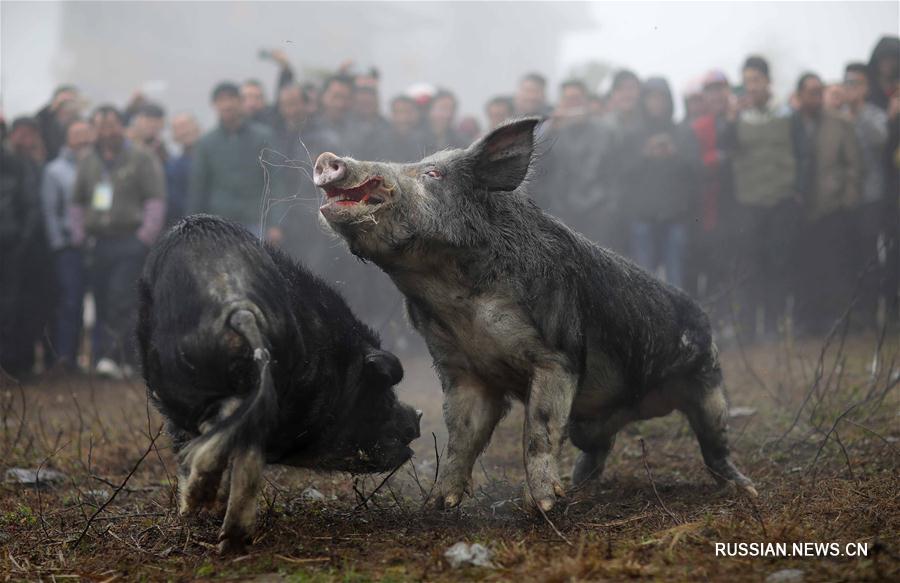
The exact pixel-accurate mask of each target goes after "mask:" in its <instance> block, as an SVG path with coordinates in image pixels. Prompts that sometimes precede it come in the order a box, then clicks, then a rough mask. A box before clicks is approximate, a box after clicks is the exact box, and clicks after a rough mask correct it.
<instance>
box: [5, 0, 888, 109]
mask: <svg viewBox="0 0 900 583" xmlns="http://www.w3.org/2000/svg"><path fill="white" fill-rule="evenodd" d="M898 18H900V14H898V3H897V2H873V3H866V2H840V3H836V2H835V3H819V2H804V3H718V4H710V3H690V2H684V3H682V2H677V3H653V2H648V3H635V2H631V3H618V2H616V3H520V2H516V3H510V2H502V3H449V2H435V3H397V2H372V3H337V2H327V3H326V2H319V3H290V4H288V3H273V2H253V3H250V2H227V3H226V2H128V3H125V2H120V3H108V2H107V3H101V2H77V3H74V2H72V3H59V2H47V3H44V2H10V1H4V2H2V3H0V27H2V71H0V94H2V107H3V112H4V113H5V115H6V117H7V119H12V118H14V117H16V116H18V115H23V114H32V113H33V112H35V111H36V110H37V109H38V108H39V107H40V106H41V105H42V104H44V103H45V102H46V101H47V100H48V99H49V96H50V93H51V92H52V90H53V88H54V87H55V86H56V85H58V84H60V83H65V82H74V83H75V84H77V85H78V86H79V87H80V88H81V90H82V92H83V93H84V94H85V95H86V96H88V97H89V98H91V99H92V100H93V103H92V104H91V105H97V104H98V103H100V102H106V101H110V102H113V103H116V104H123V103H125V102H126V101H127V100H128V98H129V97H130V96H131V94H132V93H133V92H134V91H135V90H138V89H140V90H141V91H142V92H143V93H144V94H145V95H146V96H147V97H148V98H150V99H153V100H155V101H159V102H162V103H164V104H165V105H166V106H167V107H168V109H169V111H170V112H172V113H174V112H178V111H183V110H190V111H193V112H194V113H196V114H197V116H198V117H199V118H200V121H201V123H203V125H204V126H205V127H209V126H210V125H211V124H212V123H213V113H212V110H211V108H210V107H209V92H210V89H211V88H212V86H213V84H214V83H216V82H217V81H219V80H222V79H233V80H234V81H236V82H241V81H243V80H244V79H246V78H249V77H255V78H259V79H260V80H261V81H262V82H263V83H264V84H265V86H266V88H267V90H268V91H269V96H270V97H271V96H272V95H271V93H272V92H273V91H274V85H275V76H276V74H277V67H276V66H275V65H274V64H272V63H270V62H264V61H261V60H260V59H259V57H258V53H259V50H260V49H262V48H282V49H283V50H285V51H286V52H287V54H288V56H289V57H290V58H291V61H292V63H293V64H294V67H295V69H296V70H297V72H298V74H299V76H300V78H301V80H302V79H303V78H304V77H310V76H314V75H316V74H317V73H318V72H320V71H323V70H331V69H334V68H335V67H337V65H338V64H339V63H340V62H342V61H343V60H345V59H352V60H353V61H355V63H356V64H357V65H358V66H359V67H368V66H371V65H376V66H378V67H379V68H380V70H381V73H382V98H383V100H384V101H386V100H387V99H389V98H390V97H392V96H393V95H396V94H398V93H401V92H402V91H404V90H405V89H406V88H407V87H408V86H409V85H411V84H412V83H415V82H421V81H425V82H429V83H433V84H437V85H441V86H446V87H448V88H450V89H452V90H453V91H454V92H456V94H457V95H458V96H459V98H460V114H475V115H478V116H481V115H482V107H483V104H484V102H485V101H486V100H487V99H488V98H489V97H491V96H493V95H496V94H499V93H504V94H508V93H511V92H512V89H513V87H514V84H515V82H516V80H517V79H518V78H519V77H520V76H521V75H522V74H523V73H525V72H527V71H532V70H535V71H540V72H542V73H544V74H546V75H547V77H548V79H549V81H550V88H551V91H550V95H549V97H550V98H551V100H553V99H555V94H556V86H557V84H558V82H559V81H561V80H563V79H564V78H566V77H568V76H570V75H571V74H572V73H573V72H582V73H583V72H585V71H592V74H591V75H588V76H589V80H590V81H591V82H594V83H597V82H599V85H600V87H599V88H600V89H605V85H606V84H607V83H608V81H609V77H608V72H609V71H611V70H612V69H615V68H617V67H626V66H627V67H629V68H632V69H633V70H635V72H636V73H637V74H638V75H640V76H641V77H644V76H647V75H653V74H662V75H665V76H667V77H668V78H669V80H670V82H671V83H672V87H673V89H674V90H675V92H676V93H677V94H679V95H680V94H681V93H682V91H683V89H684V87H685V85H686V84H687V83H688V82H689V81H690V80H691V79H693V78H695V77H697V76H699V75H701V74H702V73H703V72H704V71H706V70H708V69H710V68H712V67H717V68H721V69H723V70H724V71H725V72H726V73H727V74H728V75H729V77H730V78H731V80H732V82H736V81H738V69H739V67H740V63H741V62H742V60H743V58H744V57H746V55H747V54H749V53H759V54H761V55H763V56H764V57H766V58H768V59H769V61H770V63H772V65H773V71H772V74H773V84H774V90H775V97H776V100H779V101H783V100H784V99H785V98H786V96H787V94H788V93H789V92H790V91H791V90H792V87H793V83H794V82H795V80H796V79H797V77H798V76H799V74H800V73H801V72H803V71H805V70H807V69H811V70H814V71H817V72H819V73H820V74H821V75H822V76H823V78H824V79H825V80H826V81H831V80H837V79H839V78H840V76H841V74H842V67H843V66H844V64H845V63H846V62H847V61H848V60H862V61H865V60H867V59H868V57H869V54H870V52H871V50H872V47H873V45H874V43H875V41H876V40H877V39H878V38H879V37H880V36H882V35H885V34H897V30H898ZM589 63H593V64H592V65H590V66H589V65H588V64H589ZM595 88H597V87H592V89H595ZM678 101H679V102H680V99H679V100H678ZM679 106H680V103H679Z"/></svg>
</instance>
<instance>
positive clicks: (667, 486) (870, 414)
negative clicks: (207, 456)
mask: <svg viewBox="0 0 900 583" xmlns="http://www.w3.org/2000/svg"><path fill="white" fill-rule="evenodd" d="M820 346H821V343H815V344H810V345H809V346H798V347H794V346H770V347H767V348H760V349H756V350H753V351H749V352H747V353H746V354H742V353H741V352H740V351H737V350H731V351H725V353H724V354H723V362H724V364H725V368H726V378H727V379H728V385H729V392H730V397H731V401H732V405H734V406H751V407H754V408H756V409H757V412H756V414H755V415H752V416H749V417H743V418H740V419H736V420H734V421H733V423H732V439H733V442H734V449H735V452H736V458H737V460H738V463H739V464H740V466H741V467H742V468H743V469H745V470H746V473H748V475H750V476H751V477H752V478H753V479H754V480H755V481H756V484H757V486H758V488H759V490H760V493H761V495H760V498H759V499H758V500H756V501H750V500H748V499H746V498H743V497H741V496H739V495H737V494H735V493H734V492H731V491H727V490H726V491H718V490H716V488H715V486H714V485H713V482H712V480H711V479H710V477H709V476H708V475H707V474H706V471H705V469H704V467H703V465H702V461H701V458H700V455H699V451H698V448H697V445H696V443H695V441H694V438H693V436H692V435H691V433H690V431H689V429H688V427H687V424H686V422H685V421H684V420H683V419H681V418H680V417H677V416H670V417H668V418H665V419H659V420H653V421H649V422H644V423H640V424H635V425H633V426H631V427H629V428H627V429H626V430H625V431H624V432H623V433H622V434H621V435H620V437H619V440H618V443H617V445H616V448H615V449H614V451H613V454H612V456H611V457H610V460H609V463H608V465H607V473H606V474H605V477H604V479H603V481H602V484H601V488H600V492H598V493H596V494H595V495H587V494H586V493H578V492H576V493H573V494H572V495H570V496H569V498H568V499H567V500H565V501H564V502H563V503H562V504H561V505H560V507H559V508H558V509H557V510H554V512H553V513H552V514H551V515H550V516H549V519H550V520H552V521H553V524H554V525H555V526H556V527H557V528H558V529H559V532H560V533H561V534H562V535H563V536H564V537H565V539H567V540H568V541H570V543H571V544H567V543H566V542H564V541H563V539H562V538H561V537H560V536H559V535H558V534H557V533H556V532H554V529H553V528H551V526H550V525H549V524H548V523H547V522H545V521H544V520H543V519H541V518H537V519H536V518H534V517H532V516H530V515H528V514H526V513H525V512H524V511H523V510H522V509H521V496H522V492H521V483H522V470H521V453H520V449H519V448H520V444H521V437H520V428H521V416H520V415H521V411H520V410H519V409H515V410H514V411H513V412H512V413H511V415H510V416H509V417H508V418H507V419H506V420H504V422H503V423H502V425H501V426H500V428H499V429H498V431H497V433H496V434H495V437H494V440H493V442H492V445H491V446H490V448H489V449H488V451H487V452H486V454H485V456H483V458H482V460H481V462H480V463H479V464H478V465H477V466H476V470H475V478H476V492H475V493H474V496H473V497H472V498H471V499H468V500H467V501H466V502H465V503H464V504H463V506H462V508H461V509H460V510H457V511H454V512H451V513H448V514H444V515H430V514H425V513H423V512H421V510H420V507H421V502H422V492H423V490H424V491H427V490H428V488H429V487H430V486H431V484H432V480H433V468H434V462H435V456H436V452H435V442H434V440H432V438H431V435H430V434H431V432H432V431H433V432H435V434H436V441H437V449H438V452H437V453H438V454H439V453H440V450H441V448H442V447H443V444H444V443H445V434H444V433H443V428H442V423H441V421H440V393H439V389H438V386H437V383H436V381H435V379H434V376H433V373H432V371H431V370H430V367H429V365H428V363H427V362H426V361H424V360H411V361H409V362H407V363H406V369H407V380H406V381H404V383H403V385H402V387H401V394H402V396H403V398H404V399H405V400H407V401H409V402H411V403H412V404H414V405H416V406H417V407H419V408H421V409H423V410H425V419H424V422H425V424H424V427H423V429H424V431H423V435H424V437H423V438H422V439H420V440H419V442H418V443H417V444H416V445H417V455H416V458H415V459H414V464H409V465H407V466H404V467H403V468H402V469H401V470H400V471H399V472H398V473H397V475H395V477H394V478H392V479H391V480H390V481H389V482H388V483H387V484H386V485H385V486H384V487H383V488H382V489H381V490H379V492H378V493H377V494H376V495H374V496H372V498H371V499H370V500H369V502H368V503H367V504H366V505H364V506H361V505H360V497H359V496H360V493H362V495H364V496H368V495H369V494H371V492H372V491H373V490H374V489H375V487H376V485H377V484H378V483H380V482H381V477H379V476H374V477H367V478H364V479H362V478H360V479H356V480H354V479H353V478H352V477H350V476H346V475H322V474H316V473H312V472H307V471H298V470H291V469H284V468H270V469H269V470H267V474H266V476H267V484H266V486H265V489H264V492H263V495H262V496H261V497H260V511H259V529H258V534H257V538H256V541H255V544H254V546H253V547H252V549H251V551H250V554H249V555H247V556H243V557H228V558H220V557H218V556H217V555H216V553H215V549H214V546H213V544H214V543H215V536H216V530H217V528H218V524H219V523H218V521H217V519H216V518H214V517H209V516H201V517H195V518H191V519H187V520H185V519H181V518H179V517H178V516H177V513H176V512H175V505H174V498H173V495H174V483H173V480H174V463H173V459H172V455H171V452H170V451H169V449H168V440H167V438H165V436H163V437H161V438H159V440H158V441H156V442H155V443H152V444H151V440H152V438H153V437H154V435H155V434H156V432H157V430H158V428H159V426H160V419H159V417H158V416H157V415H156V413H155V412H153V411H150V410H148V407H147V402H146V398H145V395H144V391H143V389H142V387H141V386H140V385H138V384H126V383H111V382H103V381H99V380H91V379H83V380H78V381H51V380H43V381H40V382H37V383H30V384H27V385H25V386H19V385H17V384H15V383H12V382H9V381H7V382H6V385H5V386H4V387H3V389H2V391H0V417H2V419H0V422H2V428H0V429H2V432H3V434H2V437H0V460H2V461H0V470H3V471H5V470H6V469H7V468H9V467H41V468H52V469H55V470H58V471H61V472H63V473H64V474H65V475H66V476H67V482H66V483H64V484H62V485H60V486H57V487H54V488H50V489H44V490H34V489H30V488H22V487H19V486H15V485H10V484H5V485H3V486H2V490H0V492H2V494H0V533H2V534H0V573H2V574H3V576H4V578H5V579H8V580H37V579H41V580H63V579H71V578H73V577H75V578H83V579H86V580H96V581H111V580H116V579H118V580H127V581H132V580H141V579H146V580H186V579H202V580H212V579H251V578H258V579H259V580H290V581H330V580H342V581H370V580H373V581H405V580H429V581H441V580H447V581H450V580H459V579H489V580H513V579H516V580H528V581H531V580H540V581H576V580H592V581H593V580H621V579H647V580H663V581H684V580H710V581H720V580H725V579H728V580H752V581H759V580H762V579H764V578H765V576H766V575H767V574H769V573H772V572H774V571H777V570H779V569H783V568H788V567H794V568H799V569H801V570H803V571H804V572H805V574H806V580H807V581H819V580H829V581H832V580H833V581H841V580H843V581H865V580H870V581H875V580H890V579H893V580H897V579H898V578H900V504H898V492H900V488H898V486H900V475H898V463H897V462H898V459H900V454H898V446H900V423H898V409H900V408H898V403H900V399H898V397H897V394H898V391H897V390H896V389H895V387H896V384H897V379H896V374H897V369H898V366H900V363H898V362H896V361H895V360H894V359H895V358H896V356H897V346H896V342H894V343H893V345H891V346H888V345H884V346H882V347H881V350H880V352H881V357H880V360H879V362H878V366H877V367H876V368H877V374H876V375H875V377H872V375H871V374H870V373H871V370H872V368H871V364H872V363H871V361H872V355H873V347H874V346H876V342H875V340H873V339H871V338H851V339H844V338H842V337H841V338H833V339H832V340H831V342H830V343H829V345H828V349H827V350H825V351H822V350H820ZM892 375H893V376H892ZM641 440H643V442H644V443H645V444H646V455H645V454H644V453H643V452H642V447H641ZM573 453H574V452H573V451H571V450H569V451H567V452H566V456H565V458H566V459H565V460H564V462H563V466H564V469H565V470H568V468H569V467H571V462H572V458H573ZM145 454H146V457H144V458H143V461H142V462H141V463H138V461H139V460H141V458H142V456H145ZM414 467H415V472H413V469H414ZM648 469H649V470H651V472H650V474H651V475H652V480H653V483H651V481H650V478H648V471H647V470H648ZM132 471H133V475H131V477H130V478H128V476H129V474H130V473H131V472H132ZM126 478H128V479H127V483H125V485H124V487H120V486H122V484H123V482H125V481H126ZM308 486H314V487H315V488H317V489H318V490H320V491H321V492H322V493H323V494H325V495H326V497H327V500H326V501H325V502H312V501H307V500H305V499H304V498H303V496H302V492H303V491H304V489H305V488H307V487H308ZM653 486H655V490H656V492H657V493H658V494H655V493H654V487H653ZM112 494H115V497H114V498H113V499H112V500H111V501H110V496H111V495H112ZM663 505H664V507H665V509H664V508H663ZM460 540H465V541H470V542H481V543H483V544H485V545H486V546H487V547H489V548H490V549H491V550H492V551H493V553H494V559H493V560H494V563H495V565H496V568H495V569H483V568H466V569H462V570H451V569H450V567H449V566H448V565H447V564H446V562H445V561H444V559H443V553H444V551H445V550H446V549H447V548H448V547H449V546H450V545H452V544H453V543H455V542H457V541H460ZM769 541H772V542H774V541H782V542H794V541H798V542H840V543H846V542H866V543H869V556H868V557H866V558H777V559H776V558H753V557H743V558H741V557H735V558H717V557H716V556H715V554H714V543H715V542H769Z"/></svg>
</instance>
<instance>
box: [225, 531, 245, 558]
mask: <svg viewBox="0 0 900 583" xmlns="http://www.w3.org/2000/svg"><path fill="white" fill-rule="evenodd" d="M249 542H250V537H249V536H246V535H243V534H231V535H228V534H225V533H224V532H222V533H219V554H220V555H240V554H243V553H245V552H246V551H247V543H249Z"/></svg>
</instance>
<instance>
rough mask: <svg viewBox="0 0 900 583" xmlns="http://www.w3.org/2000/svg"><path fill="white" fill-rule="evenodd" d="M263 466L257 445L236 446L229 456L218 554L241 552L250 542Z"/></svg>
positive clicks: (263, 462) (263, 461) (262, 458)
mask: <svg viewBox="0 0 900 583" xmlns="http://www.w3.org/2000/svg"><path fill="white" fill-rule="evenodd" d="M264 467H265V459H264V456H263V453H262V451H261V449H260V448H259V447H257V446H248V447H244V446H238V448H237V450H236V451H235V452H234V454H233V455H232V458H231V467H230V469H229V472H228V474H229V476H228V478H227V480H226V484H227V487H228V490H227V495H228V508H227V510H226V511H225V520H224V521H223V522H222V528H221V529H220V530H219V553H221V554H230V553H236V552H241V551H243V549H244V547H245V545H246V544H248V543H249V542H250V541H251V536H252V533H253V530H254V526H255V524H256V498H257V493H258V492H259V486H260V483H261V481H262V473H263V468H264Z"/></svg>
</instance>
